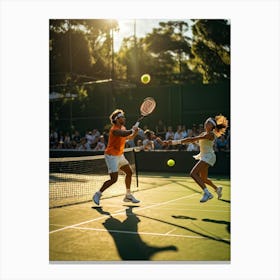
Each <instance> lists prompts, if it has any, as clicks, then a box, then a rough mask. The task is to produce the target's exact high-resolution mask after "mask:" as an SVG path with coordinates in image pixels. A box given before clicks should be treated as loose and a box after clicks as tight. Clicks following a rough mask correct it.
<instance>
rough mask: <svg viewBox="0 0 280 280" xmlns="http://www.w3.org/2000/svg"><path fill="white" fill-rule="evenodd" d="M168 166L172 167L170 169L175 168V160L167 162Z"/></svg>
mask: <svg viewBox="0 0 280 280" xmlns="http://www.w3.org/2000/svg"><path fill="white" fill-rule="evenodd" d="M167 165H168V166H170V167H172V166H174V165H175V160H174V159H169V160H168V161H167Z"/></svg>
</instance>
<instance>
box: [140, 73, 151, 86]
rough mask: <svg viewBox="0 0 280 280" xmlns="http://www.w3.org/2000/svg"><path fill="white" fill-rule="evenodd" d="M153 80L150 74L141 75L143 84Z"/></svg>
mask: <svg viewBox="0 0 280 280" xmlns="http://www.w3.org/2000/svg"><path fill="white" fill-rule="evenodd" d="M150 81H151V76H150V75H149V74H143V75H142V76H141V82H142V83H143V84H148V83H149V82H150Z"/></svg>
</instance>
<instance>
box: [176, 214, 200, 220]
mask: <svg viewBox="0 0 280 280" xmlns="http://www.w3.org/2000/svg"><path fill="white" fill-rule="evenodd" d="M171 217H172V218H175V219H184V220H193V221H195V220H197V218H193V217H189V216H185V215H172V216H171Z"/></svg>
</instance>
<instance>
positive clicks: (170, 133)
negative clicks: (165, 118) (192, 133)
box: [165, 126, 174, 140]
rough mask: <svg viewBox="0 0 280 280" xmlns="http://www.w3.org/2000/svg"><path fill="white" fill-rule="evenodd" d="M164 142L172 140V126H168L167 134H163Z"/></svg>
mask: <svg viewBox="0 0 280 280" xmlns="http://www.w3.org/2000/svg"><path fill="white" fill-rule="evenodd" d="M165 140H174V132H173V129H172V126H168V128H167V132H166V133H165Z"/></svg>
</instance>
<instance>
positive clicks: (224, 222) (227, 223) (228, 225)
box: [202, 219, 230, 233]
mask: <svg viewBox="0 0 280 280" xmlns="http://www.w3.org/2000/svg"><path fill="white" fill-rule="evenodd" d="M202 221H203V222H209V223H215V224H224V225H226V229H227V231H228V233H230V222H228V221H220V220H212V219H202Z"/></svg>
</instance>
